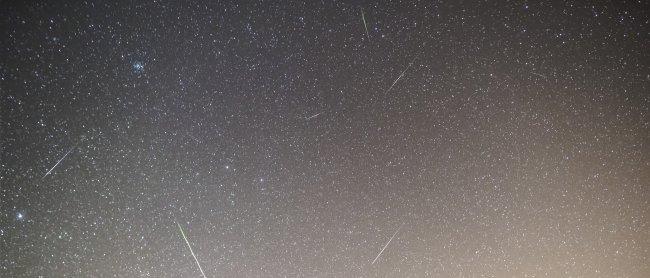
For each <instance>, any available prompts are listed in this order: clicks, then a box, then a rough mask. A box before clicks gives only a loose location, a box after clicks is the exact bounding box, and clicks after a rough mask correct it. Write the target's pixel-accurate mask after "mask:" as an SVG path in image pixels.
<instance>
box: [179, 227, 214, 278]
mask: <svg viewBox="0 0 650 278" xmlns="http://www.w3.org/2000/svg"><path fill="white" fill-rule="evenodd" d="M176 225H178V229H179V230H181V235H182V236H183V239H184V240H185V243H187V248H189V249H190V253H192V257H194V261H195V262H196V265H198V266H199V270H200V271H201V274H202V275H203V278H207V277H206V276H205V272H203V268H201V264H200V263H199V260H198V259H197V258H196V255H194V251H193V250H192V246H191V245H190V242H189V241H188V240H187V237H186V236H185V232H183V228H182V227H181V224H178V222H176Z"/></svg>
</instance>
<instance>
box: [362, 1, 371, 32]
mask: <svg viewBox="0 0 650 278" xmlns="http://www.w3.org/2000/svg"><path fill="white" fill-rule="evenodd" d="M361 20H363V28H365V29H366V36H367V37H368V40H370V34H369V33H368V25H367V24H366V15H365V14H364V13H363V8H361Z"/></svg>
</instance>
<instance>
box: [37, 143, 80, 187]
mask: <svg viewBox="0 0 650 278" xmlns="http://www.w3.org/2000/svg"><path fill="white" fill-rule="evenodd" d="M73 149H74V148H71V149H70V150H69V151H68V152H67V153H65V155H63V157H62V158H61V159H59V161H57V162H56V164H54V166H52V168H51V169H50V170H49V171H47V173H45V175H43V177H41V179H44V178H45V177H47V175H49V174H50V173H52V170H54V168H56V166H58V165H59V163H61V161H63V160H64V159H65V157H66V156H68V154H70V152H71V151H72V150H73Z"/></svg>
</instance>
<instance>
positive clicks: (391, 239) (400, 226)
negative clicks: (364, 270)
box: [371, 223, 404, 265]
mask: <svg viewBox="0 0 650 278" xmlns="http://www.w3.org/2000/svg"><path fill="white" fill-rule="evenodd" d="M402 226H404V223H402V225H399V228H397V231H395V233H394V234H393V236H392V237H390V239H389V240H388V242H386V245H384V248H382V249H381V251H379V254H377V257H375V259H374V260H372V263H371V265H373V264H375V262H376V261H377V259H379V256H381V253H384V250H386V247H388V244H390V242H391V241H393V238H395V236H396V235H397V233H399V230H400V229H402Z"/></svg>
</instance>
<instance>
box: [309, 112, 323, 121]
mask: <svg viewBox="0 0 650 278" xmlns="http://www.w3.org/2000/svg"><path fill="white" fill-rule="evenodd" d="M320 114H323V112H318V113H316V114H314V115H311V116H309V117H306V118H305V120H311V119H313V118H316V117H318V116H319V115H320Z"/></svg>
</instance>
